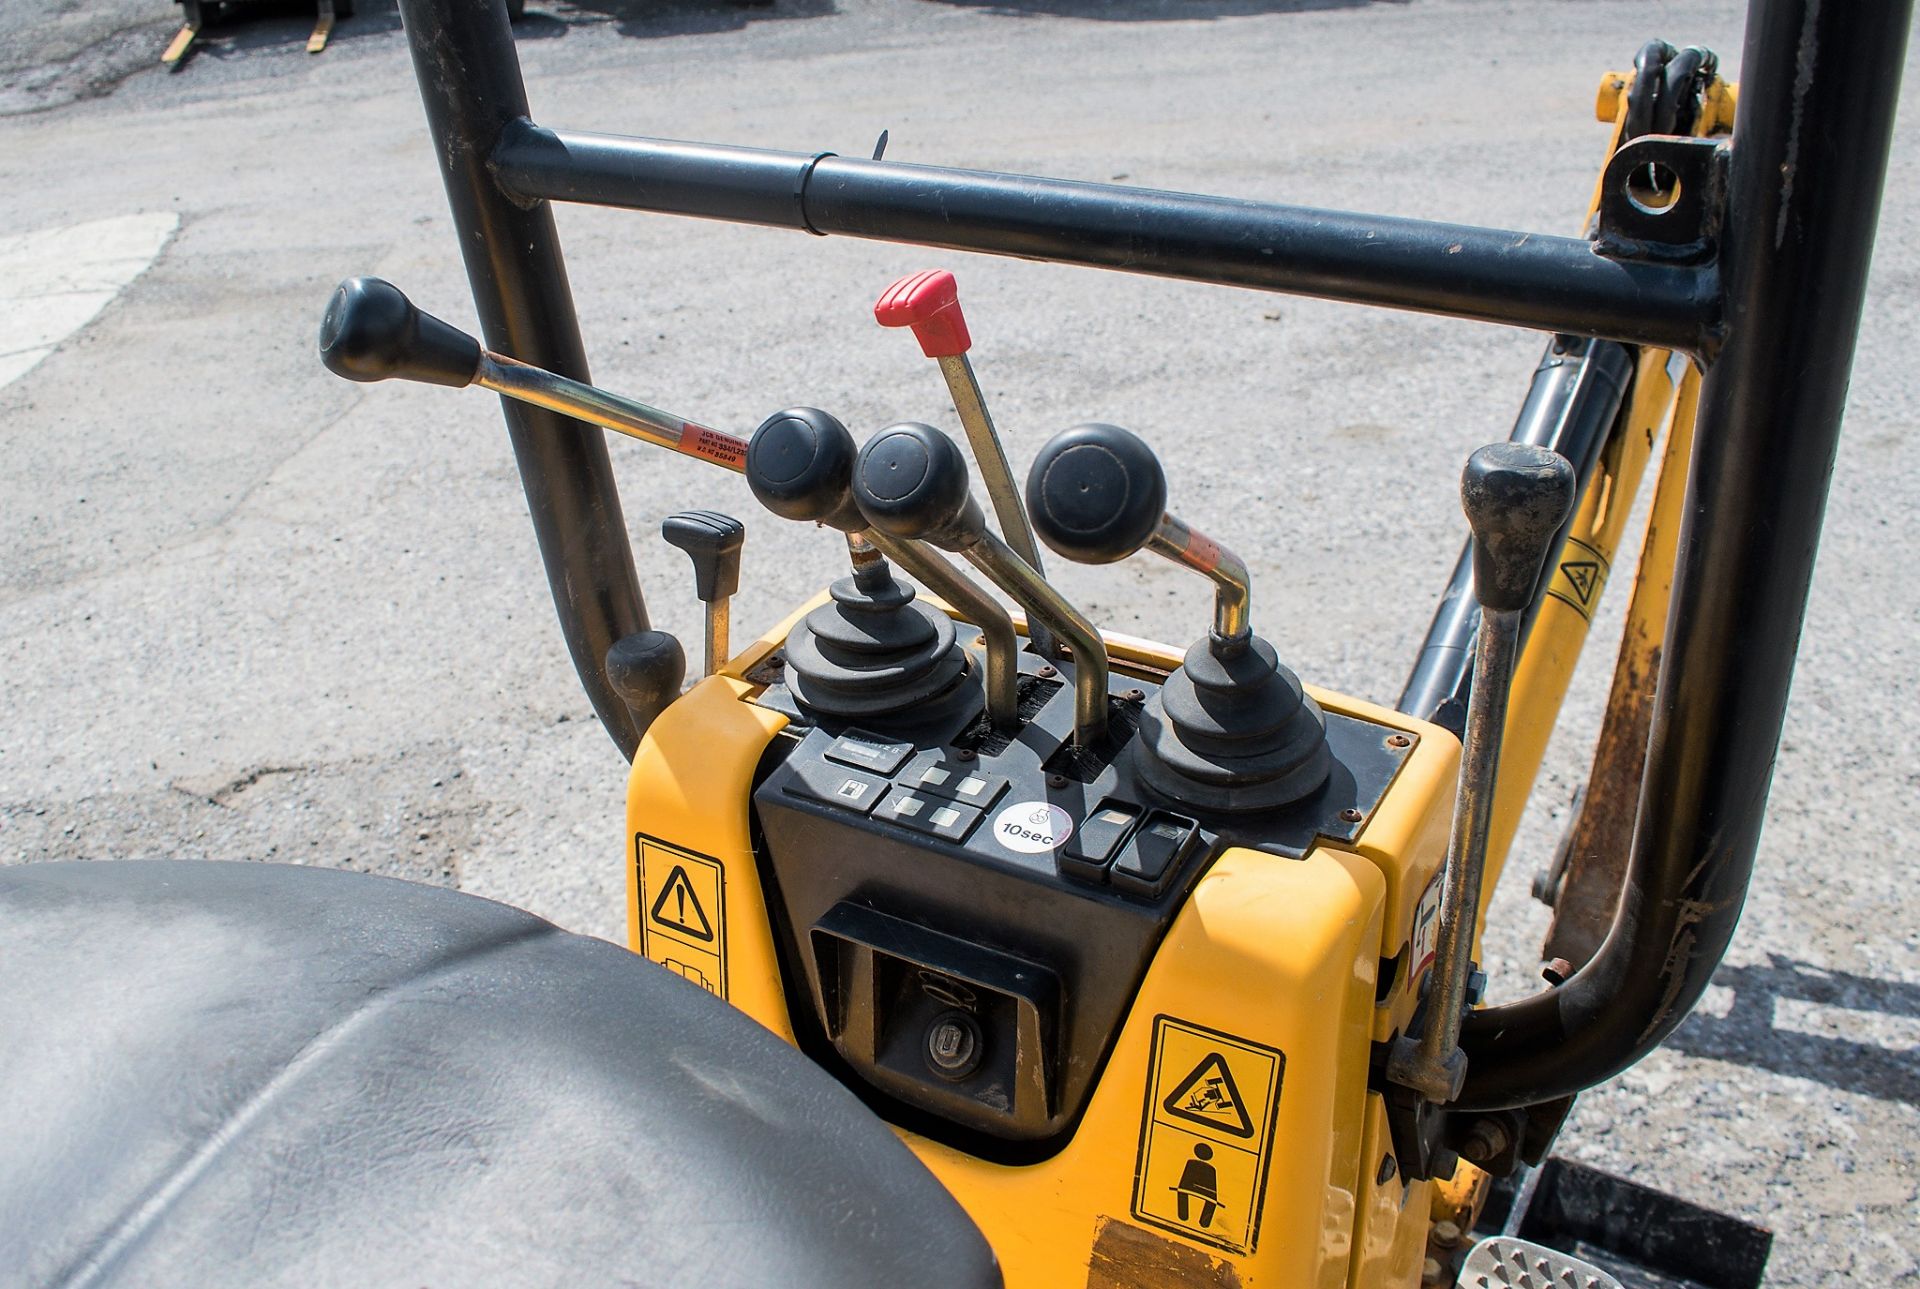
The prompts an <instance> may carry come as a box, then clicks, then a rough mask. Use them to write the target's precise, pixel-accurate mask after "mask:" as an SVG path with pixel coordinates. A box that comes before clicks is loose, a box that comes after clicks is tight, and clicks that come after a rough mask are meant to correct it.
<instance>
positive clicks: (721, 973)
mask: <svg viewBox="0 0 1920 1289" xmlns="http://www.w3.org/2000/svg"><path fill="white" fill-rule="evenodd" d="M633 860H634V867H635V876H636V879H637V881H638V882H639V886H640V912H641V916H640V951H641V952H642V953H643V954H645V955H646V956H647V957H649V958H651V959H653V960H654V961H655V962H657V963H659V964H660V965H661V966H663V967H665V968H666V969H667V970H668V971H671V972H673V973H674V974H675V975H677V976H680V977H682V978H683V979H686V980H690V981H692V982H693V983H694V984H696V985H698V986H700V987H701V988H702V989H704V990H706V991H707V992H708V993H710V994H713V995H715V996H716V997H719V998H725V997H726V996H727V906H726V877H727V873H726V869H724V868H722V867H721V866H720V862H719V861H718V860H715V859H710V858H708V857H707V856H705V855H696V854H695V853H694V852H692V851H690V850H682V849H680V848H679V847H678V846H670V845H668V844H667V843H666V842H663V841H656V840H655V839H654V838H652V837H648V836H646V835H645V834H644V833H635V834H634V838H633Z"/></svg>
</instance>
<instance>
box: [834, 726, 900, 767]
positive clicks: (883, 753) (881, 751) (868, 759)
mask: <svg viewBox="0 0 1920 1289" xmlns="http://www.w3.org/2000/svg"><path fill="white" fill-rule="evenodd" d="M912 755H913V744H911V743H895V742H892V741H891V740H889V739H883V738H881V737H879V736H878V735H876V734H866V733H863V732H861V731H860V730H848V731H847V732H846V733H845V734H842V735H841V736H840V737H839V738H837V739H835V740H834V741H833V743H832V744H831V745H830V746H829V747H828V748H827V752H826V757H827V760H829V761H838V762H839V763H840V764H842V765H850V766H852V767H854V768H855V769H856V770H871V771H873V773H875V774H877V775H880V776H881V777H882V778H891V777H892V776H893V772H894V771H895V770H898V769H899V768H900V767H901V766H902V765H905V764H906V761H907V758H908V757H910V756H912Z"/></svg>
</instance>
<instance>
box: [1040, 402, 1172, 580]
mask: <svg viewBox="0 0 1920 1289" xmlns="http://www.w3.org/2000/svg"><path fill="white" fill-rule="evenodd" d="M1027 510H1028V512H1029V513H1030V514H1031V515H1032V517H1033V528H1034V531H1035V532H1037V533H1038V534H1039V535H1040V540H1041V541H1043V542H1045V543H1046V544H1047V545H1048V546H1050V547H1052V548H1053V549H1054V550H1055V551H1057V552H1059V553H1060V554H1061V555H1063V556H1065V557H1066V558H1068V559H1070V560H1072V561H1074V562H1075V563H1076V564H1112V563H1115V562H1116V561H1119V560H1123V559H1125V558H1127V556H1129V555H1132V554H1133V553H1134V552H1136V551H1138V550H1139V549H1140V548H1141V547H1143V546H1145V545H1146V544H1147V539H1148V538H1150V537H1152V536H1153V535H1154V533H1155V532H1156V531H1158V529H1159V527H1160V520H1161V518H1162V516H1164V515H1165V514H1166V513H1167V474H1166V471H1165V470H1163V469H1161V468H1160V459H1159V458H1158V457H1156V456H1155V455H1154V454H1153V449H1152V448H1150V447H1148V446H1147V445H1146V443H1145V442H1144V441H1142V440H1141V438H1140V436H1139V435H1137V434H1135V433H1133V432H1132V431H1131V430H1124V429H1121V428H1120V427H1119V426H1118V425H1081V426H1077V427H1075V428H1074V429H1071V430H1068V431H1067V432H1066V433H1064V434H1056V435H1055V436H1054V437H1053V438H1052V439H1050V440H1048V442H1047V445H1046V446H1045V447H1043V448H1041V449H1040V455H1039V456H1037V457H1035V458H1034V460H1033V467H1032V469H1030V470H1029V471H1028V472H1027Z"/></svg>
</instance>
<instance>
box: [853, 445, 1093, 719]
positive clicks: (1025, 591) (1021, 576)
mask: <svg viewBox="0 0 1920 1289" xmlns="http://www.w3.org/2000/svg"><path fill="white" fill-rule="evenodd" d="M853 495H854V499H855V500H856V501H857V502H858V504H859V506H860V511H861V513H862V514H864V515H865V516H866V518H867V522H868V524H870V525H871V526H872V527H873V528H875V529H878V530H879V531H880V532H882V533H885V534H887V535H888V536H891V537H900V538H908V539H914V540H919V541H925V542H928V543H931V544H932V545H934V546H938V547H940V548H941V549H943V550H950V551H953V552H955V553H956V554H959V555H963V556H965V557H966V559H967V560H968V562H970V563H971V564H973V566H974V567H975V568H977V569H979V570H980V571H981V572H982V573H985V574H986V575H987V576H988V577H989V578H991V579H992V580H993V582H994V583H995V584H996V585H998V586H999V587H1000V589H1001V590H1003V591H1005V592H1006V593H1007V594H1008V595H1010V596H1012V597H1013V598H1014V599H1015V600H1016V601H1018V602H1019V604H1020V605H1021V607H1022V608H1024V609H1026V611H1027V616H1028V618H1029V620H1034V619H1037V620H1039V621H1042V622H1044V623H1046V625H1048V626H1050V627H1052V628H1053V629H1054V631H1056V632H1058V633H1059V635H1060V637H1061V638H1062V639H1063V640H1065V641H1066V642H1067V645H1068V647H1070V648H1071V649H1072V650H1073V662H1074V696H1073V727H1074V735H1073V737H1074V742H1075V744H1076V745H1078V746H1080V747H1083V748H1085V747H1091V746H1093V745H1094V744H1095V743H1097V742H1098V741H1099V739H1100V738H1101V736H1102V735H1104V734H1105V733H1106V730H1107V649H1106V644H1105V642H1104V641H1102V640H1101V639H1100V633H1099V632H1097V631H1095V630H1094V629H1093V626H1092V625H1091V624H1090V623H1089V622H1088V621H1087V620H1086V618H1084V617H1082V616H1081V614H1080V611H1079V610H1078V609H1075V608H1074V607H1073V606H1072V605H1071V604H1068V603H1067V601H1066V600H1065V599H1064V598H1063V597H1062V596H1061V595H1060V593H1059V592H1058V591H1056V590H1054V589H1053V588H1052V587H1051V586H1049V585H1048V584H1047V582H1046V581H1045V579H1043V578H1042V577H1041V576H1040V575H1039V574H1038V573H1037V572H1035V571H1034V569H1033V566H1032V565H1031V564H1029V563H1027V562H1026V561H1025V560H1024V559H1022V558H1020V556H1019V554H1018V553H1016V552H1015V551H1014V550H1013V549H1012V548H1011V547H1009V546H1008V545H1007V544H1006V543H1005V542H1003V541H1001V540H1000V539H999V538H998V537H996V536H994V535H993V532H992V531H991V530H990V529H988V527H987V524H986V518H985V516H983V515H982V514H981V513H980V503H979V502H977V501H975V500H974V499H973V495H972V493H971V492H970V491H969V490H968V487H967V460H966V458H965V457H964V456H962V455H961V454H960V449H959V448H957V447H955V446H954V443H953V440H952V439H949V438H948V437H947V436H946V435H944V434H942V433H941V432H940V431H939V430H936V429H934V428H933V427H932V426H931V425H921V424H919V423H917V422H911V421H909V422H906V423H904V424H901V425H895V426H891V427H889V428H887V429H884V430H882V431H880V433H878V434H876V435H874V436H873V437H872V438H871V439H869V440H867V443H866V446H865V447H863V448H861V449H860V455H859V458H858V460H857V461H856V462H855V464H854V474H853Z"/></svg>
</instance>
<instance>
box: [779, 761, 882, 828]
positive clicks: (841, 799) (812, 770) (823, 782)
mask: <svg viewBox="0 0 1920 1289" xmlns="http://www.w3.org/2000/svg"><path fill="white" fill-rule="evenodd" d="M786 790H787V791H788V792H790V793H792V794H793V795H794V796H796V797H808V798H811V799H812V800H814V801H819V802H823V803H825V804H826V805H829V806H839V807H840V808H841V809H843V810H851V811H853V812H854V813H855V814H861V815H864V814H866V813H868V812H869V811H871V810H872V809H873V807H874V805H875V804H876V803H878V802H879V800H880V798H881V797H883V796H885V795H886V791H887V781H886V780H885V779H877V778H875V777H874V776H873V775H871V774H861V773H860V772H859V771H857V770H843V769H841V768H840V767H839V766H837V765H828V764H826V763H825V762H821V761H809V762H806V763H804V764H800V765H796V766H794V767H793V778H792V779H791V780H789V781H788V783H787V786H786Z"/></svg>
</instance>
